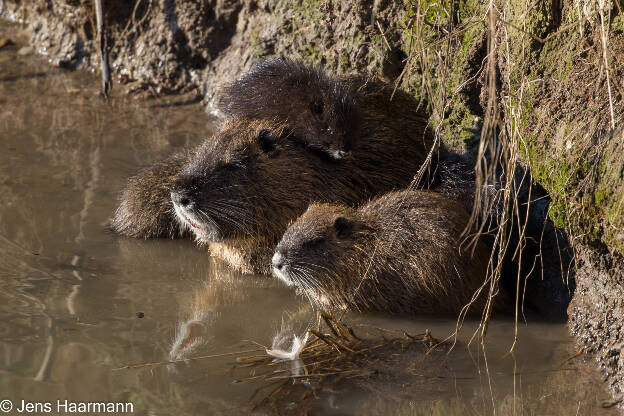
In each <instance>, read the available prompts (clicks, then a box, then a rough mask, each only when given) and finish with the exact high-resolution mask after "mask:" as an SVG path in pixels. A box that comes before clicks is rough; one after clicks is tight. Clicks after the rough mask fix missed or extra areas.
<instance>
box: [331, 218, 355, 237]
mask: <svg viewBox="0 0 624 416" xmlns="http://www.w3.org/2000/svg"><path fill="white" fill-rule="evenodd" d="M334 230H335V231H336V237H338V238H339V239H341V240H342V239H345V238H347V237H349V236H350V235H351V232H352V231H353V229H352V227H351V224H350V223H349V220H347V219H346V218H344V217H338V218H336V220H335V221H334Z"/></svg>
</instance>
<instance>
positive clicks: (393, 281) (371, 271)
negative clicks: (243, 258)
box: [276, 191, 505, 314]
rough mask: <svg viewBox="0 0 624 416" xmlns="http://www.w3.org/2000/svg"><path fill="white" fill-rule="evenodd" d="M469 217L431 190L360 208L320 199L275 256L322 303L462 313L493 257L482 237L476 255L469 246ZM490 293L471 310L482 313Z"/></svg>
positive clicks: (291, 230) (290, 230)
mask: <svg viewBox="0 0 624 416" xmlns="http://www.w3.org/2000/svg"><path fill="white" fill-rule="evenodd" d="M468 218H469V216H468V214H467V212H466V211H465V210H464V209H463V208H462V206H461V205H460V204H459V203H457V202H454V201H452V200H450V199H448V198H446V197H444V196H443V195H440V194H437V193H432V192H426V191H401V192H392V193H389V194H386V195H384V196H382V197H380V198H377V199H375V200H373V201H372V202H370V203H368V204H366V205H363V206H362V207H361V208H359V209H353V208H349V207H346V206H340V205H335V204H313V205H311V206H310V207H309V208H308V210H307V211H306V212H305V213H304V214H303V215H302V216H301V217H300V218H299V219H297V221H295V222H294V223H293V224H292V225H291V226H290V227H289V228H288V230H287V231H286V233H285V234H284V236H283V238H282V240H281V242H280V243H279V244H278V246H277V248H276V253H280V255H282V256H283V258H284V259H285V261H284V263H285V265H284V266H283V269H282V270H285V271H287V272H289V275H290V277H291V278H292V282H293V283H294V284H295V286H296V287H297V288H298V290H299V291H301V292H302V293H303V294H304V295H307V296H308V297H309V298H310V299H311V300H312V301H313V302H315V303H317V304H319V306H321V307H324V308H335V309H345V308H346V309H352V310H357V311H383V312H393V313H417V314H457V313H458V312H459V311H460V310H461V309H462V308H463V307H464V306H465V305H467V304H468V303H469V302H470V300H471V299H472V297H473V295H474V293H475V291H476V290H477V289H478V288H479V287H480V286H481V285H482V284H483V282H484V280H485V277H486V272H487V264H488V259H489V252H488V249H487V247H486V246H485V245H484V244H483V243H482V242H479V243H478V244H477V246H476V248H475V250H474V254H472V253H471V251H470V250H469V248H468V247H462V245H461V241H462V238H461V235H462V231H463V230H464V228H465V226H466V224H467V223H468ZM280 273H285V272H280V271H278V272H277V274H278V276H279V275H280ZM486 292H487V290H484V291H483V295H482V296H480V297H478V298H477V300H476V301H475V302H474V304H473V305H472V307H471V309H470V310H471V311H472V312H474V313H480V312H481V311H482V309H483V306H484V302H485V300H486V297H485V296H484V295H485V293H486ZM504 298H505V296H500V297H499V299H498V301H499V302H502V301H503V299H504Z"/></svg>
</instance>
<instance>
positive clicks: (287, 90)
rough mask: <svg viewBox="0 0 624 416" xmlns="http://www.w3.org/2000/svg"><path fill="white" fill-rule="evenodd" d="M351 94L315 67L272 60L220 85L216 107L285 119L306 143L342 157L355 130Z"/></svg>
mask: <svg viewBox="0 0 624 416" xmlns="http://www.w3.org/2000/svg"><path fill="white" fill-rule="evenodd" d="M356 97H357V92H356V91H355V90H354V89H353V88H352V86H351V85H349V84H348V83H347V82H345V80H343V79H340V78H335V77H329V76H328V75H327V74H326V73H325V72H324V71H323V70H322V69H321V68H319V67H314V66H308V65H305V64H303V63H302V62H297V61H291V60H288V59H273V60H268V61H263V62H260V63H258V64H256V65H255V66H254V68H253V69H252V70H250V71H248V72H246V73H245V74H244V75H243V76H242V77H240V78H239V79H237V80H236V81H234V82H233V83H231V84H230V85H228V86H227V87H225V88H224V89H223V90H222V92H221V94H220V97H219V100H218V103H217V106H218V107H219V109H220V110H221V111H222V112H224V113H225V114H227V115H228V116H230V117H237V118H252V119H264V120H276V121H279V122H281V123H287V124H288V125H289V127H290V128H291V130H292V131H293V133H294V134H295V135H296V136H297V137H298V138H300V139H301V140H303V141H305V143H306V144H307V145H308V146H310V147H312V148H315V149H317V150H320V151H323V152H325V153H327V154H328V155H329V156H331V157H332V158H334V159H341V158H343V157H345V156H347V155H348V154H349V152H350V151H351V146H352V140H353V137H355V136H356V135H357V132H356V129H357V126H358V123H357V114H356V105H355V103H356Z"/></svg>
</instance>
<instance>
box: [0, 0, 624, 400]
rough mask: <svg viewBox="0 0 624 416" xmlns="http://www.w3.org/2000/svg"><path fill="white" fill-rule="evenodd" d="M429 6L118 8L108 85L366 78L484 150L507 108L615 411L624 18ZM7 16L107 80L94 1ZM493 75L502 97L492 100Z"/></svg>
mask: <svg viewBox="0 0 624 416" xmlns="http://www.w3.org/2000/svg"><path fill="white" fill-rule="evenodd" d="M429 3H431V4H429ZM433 3H435V2H433ZM433 3H432V2H420V1H409V0H407V1H398V0H396V1H392V0H375V1H366V0H351V1H339V0H312V1H304V0H285V1H279V2H278V1H274V0H260V1H253V0H210V1H208V0H205V1H200V2H195V1H190V0H181V1H172V0H138V1H136V2H122V1H119V0H108V1H105V2H104V6H105V11H106V21H107V25H108V36H109V44H110V61H111V66H112V70H113V75H114V77H115V78H116V81H117V82H118V83H122V84H124V85H125V86H126V87H127V88H129V89H131V90H135V91H144V93H147V94H164V93H183V92H195V93H196V94H197V95H198V97H201V98H202V99H204V100H205V103H206V104H210V103H211V102H212V100H213V98H214V95H215V92H216V91H217V90H218V89H219V87H220V86H221V85H223V83H225V82H228V81H229V80H231V79H232V78H234V77H236V76H237V75H238V74H240V73H241V72H242V71H244V70H245V69H248V68H249V67H250V66H251V65H252V63H253V62H255V61H256V60H258V59H261V58H263V57H269V56H275V55H277V56H280V55H283V56H288V57H293V58H300V59H303V60H305V61H307V62H313V63H319V64H323V65H326V66H327V67H328V68H329V69H331V70H335V71H338V72H349V71H353V70H358V71H362V70H367V71H370V72H374V73H377V74H379V75H381V76H382V77H384V78H386V79H387V80H389V81H396V82H397V83H398V84H399V85H400V87H401V88H403V89H405V90H407V91H409V92H411V93H413V94H414V95H416V96H418V97H419V98H421V99H422V101H421V102H422V104H423V105H426V106H428V108H429V110H430V111H431V114H432V116H431V123H432V125H433V126H434V127H435V129H436V131H437V132H439V134H440V136H441V137H442V138H443V140H445V141H446V142H447V144H448V145H449V147H450V148H454V149H456V150H457V149H461V148H463V147H464V145H466V144H468V145H474V144H475V143H476V142H477V141H478V140H479V137H480V131H481V126H482V123H483V121H484V118H485V117H486V116H487V114H488V112H487V109H488V108H489V107H488V104H491V103H492V102H496V103H497V109H498V118H497V119H496V122H495V125H496V127H497V129H498V132H499V134H500V137H501V140H508V141H509V142H511V143H514V146H515V148H516V149H517V150H518V151H519V152H520V157H521V158H522V160H523V164H525V165H526V166H528V167H529V168H530V169H531V172H532V174H533V177H534V179H535V180H537V182H539V184H540V185H542V186H543V187H544V188H545V189H546V190H547V191H548V192H549V194H550V197H551V198H552V203H551V204H550V213H549V215H550V218H551V219H552V220H553V221H554V223H555V224H556V225H557V226H559V227H561V228H562V229H565V230H566V231H567V232H568V235H569V236H570V238H571V240H572V242H573V244H574V247H575V250H576V253H577V257H576V258H577V261H576V281H577V290H576V293H575V296H574V298H573V301H572V303H571V305H570V308H569V310H568V312H569V315H570V328H571V330H572V332H573V333H574V334H575V335H576V336H577V339H578V341H579V342H580V343H581V344H582V345H583V346H585V347H586V349H587V351H590V352H594V353H596V354H597V356H598V358H599V362H600V365H601V366H602V367H603V369H604V370H605V372H606V374H607V375H608V382H609V384H610V386H611V387H612V389H613V392H614V393H615V395H616V399H617V400H620V399H621V398H622V397H624V356H623V355H622V352H623V351H622V347H623V346H624V332H623V331H622V326H623V325H624V304H623V302H624V301H623V300H622V299H624V293H622V292H623V289H622V286H621V285H622V281H623V277H624V263H623V261H622V257H621V256H622V255H624V180H623V175H624V135H623V132H622V130H618V127H619V125H620V120H621V119H622V114H623V111H624V101H623V97H624V83H623V81H622V80H624V76H623V75H624V58H623V57H624V13H623V12H622V8H624V6H622V4H621V2H615V1H609V0H605V1H599V0H595V1H594V0H574V1H570V2H563V1H561V0H552V1H548V2H529V3H531V4H527V2H525V1H519V0H518V1H516V0H511V1H502V0H500V1H499V0H497V1H495V6H496V7H495V10H494V12H491V11H489V10H488V9H487V7H488V5H489V4H490V2H488V1H477V0H455V1H445V2H440V3H443V4H444V6H445V7H441V6H440V5H439V4H437V3H435V4H433ZM0 17H2V18H5V19H9V20H13V21H17V22H20V24H21V25H23V26H24V27H25V29H26V30H27V31H28V32H29V33H30V36H31V43H32V45H33V46H34V47H35V48H36V49H37V51H38V52H39V53H41V54H44V55H47V56H48V57H49V59H50V61H51V62H52V63H54V64H56V65H60V66H63V67H67V68H81V69H89V70H96V68H97V56H96V54H95V52H94V51H95V33H94V27H95V15H94V10H93V8H92V4H91V2H87V3H83V2H79V1H76V0H59V1H54V2H39V1H28V0H22V1H18V0H4V1H0ZM488 52H489V53H488ZM489 56H491V57H493V58H494V59H495V60H496V62H495V63H496V65H494V66H490V65H489V62H490V61H489V60H488V57H489ZM488 68H490V71H489V72H488ZM492 68H494V69H493V70H494V72H495V76H494V78H490V79H491V80H493V82H492V83H490V87H491V88H490V89H488V88H484V85H487V81H488V75H489V74H492ZM491 96H492V97H495V99H493V100H490V98H492V97H491Z"/></svg>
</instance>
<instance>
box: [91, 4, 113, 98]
mask: <svg viewBox="0 0 624 416" xmlns="http://www.w3.org/2000/svg"><path fill="white" fill-rule="evenodd" d="M95 17H96V19H97V31H98V40H99V41H98V47H99V53H100V72H101V75H102V95H104V98H108V93H109V92H110V90H111V88H112V87H113V84H112V83H111V77H110V69H109V67H108V45H107V42H106V23H105V22H104V12H103V6H102V0H95Z"/></svg>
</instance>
